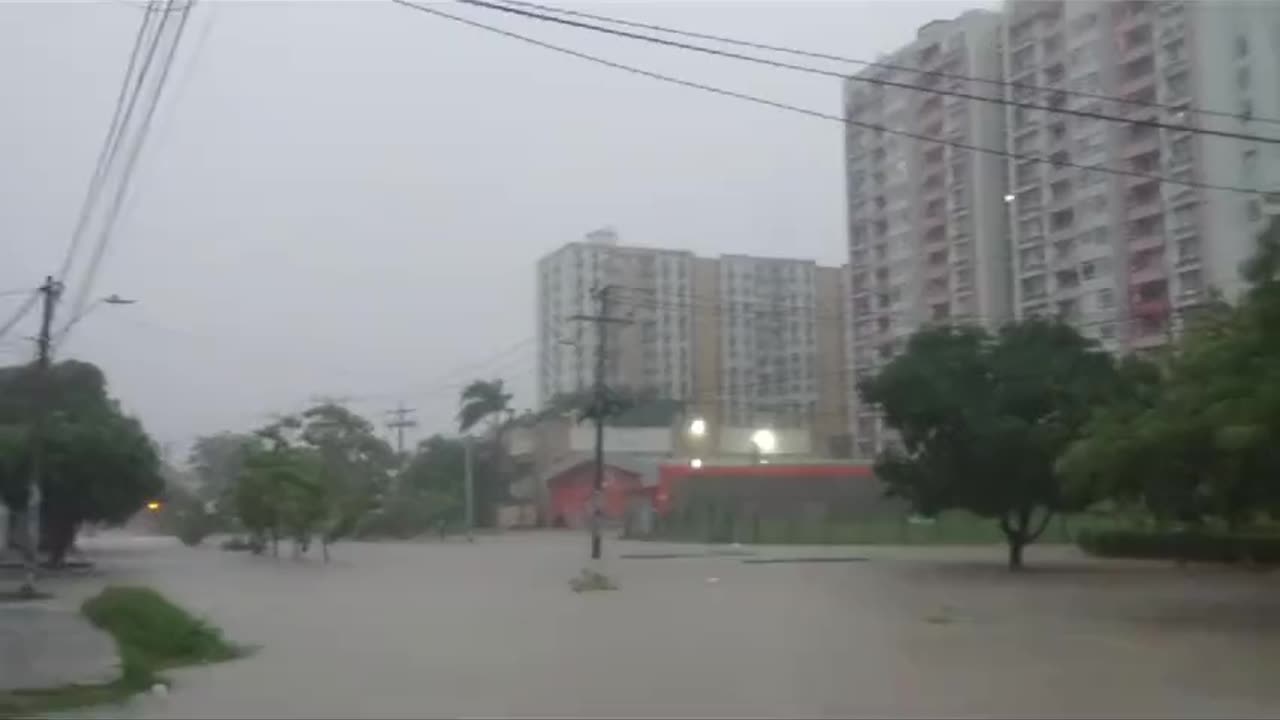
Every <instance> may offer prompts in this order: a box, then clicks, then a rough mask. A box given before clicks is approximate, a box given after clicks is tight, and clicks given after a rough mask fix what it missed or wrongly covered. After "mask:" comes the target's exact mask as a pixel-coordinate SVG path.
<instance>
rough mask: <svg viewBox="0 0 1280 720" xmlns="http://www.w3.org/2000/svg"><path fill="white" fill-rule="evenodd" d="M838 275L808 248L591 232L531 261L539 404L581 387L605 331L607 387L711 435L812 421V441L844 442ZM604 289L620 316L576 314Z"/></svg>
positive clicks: (819, 444) (829, 445) (825, 445)
mask: <svg viewBox="0 0 1280 720" xmlns="http://www.w3.org/2000/svg"><path fill="white" fill-rule="evenodd" d="M843 278H844V271H843V270H842V269H840V268H834V267H822V266H819V265H818V264H817V263H815V262H814V261H811V260H793V259H777V258H759V257H750V256H745V255H725V256H721V257H719V258H700V257H696V256H694V255H693V254H692V253H690V252H688V251H681V250H667V249H659V248H645V247H636V246H627V245H622V244H621V243H620V242H619V238H618V236H617V233H615V232H614V231H612V230H600V231H596V232H593V233H590V234H588V235H587V237H586V239H585V240H584V241H583V242H574V243H569V244H567V245H565V246H564V247H562V248H560V249H558V250H556V251H554V252H552V253H550V254H548V255H547V256H545V257H543V258H542V259H541V260H540V261H539V263H538V308H537V312H538V378H539V381H538V383H539V402H540V404H543V405H545V404H546V403H547V402H548V401H550V399H551V398H553V397H554V396H555V395H557V394H562V393H569V392H575V391H580V390H583V389H586V388H590V387H591V384H592V381H593V379H594V372H595V366H594V363H595V360H596V343H597V341H598V340H599V336H598V334H597V333H599V332H607V333H609V337H608V346H609V348H610V351H609V352H608V353H607V354H606V368H607V378H608V382H609V384H610V385H611V386H615V387H624V386H625V387H631V388H635V389H647V390H652V391H654V392H655V393H656V394H657V395H659V396H661V397H666V398H672V399H676V400H680V401H682V402H684V403H685V407H686V414H687V417H689V418H693V417H700V418H703V419H704V421H705V422H706V423H707V425H708V427H709V428H710V429H711V430H712V435H713V436H714V435H716V433H718V432H720V431H721V430H724V431H726V432H727V431H728V430H729V429H730V428H739V429H741V428H754V427H770V428H777V429H779V430H796V429H808V430H809V437H810V438H811V439H810V447H809V448H808V451H809V452H811V453H813V454H818V455H828V454H833V453H835V454H847V452H848V451H847V446H848V440H847V434H848V426H849V416H848V410H847V398H848V396H849V393H848V383H847V372H846V370H847V363H846V361H845V356H844V349H845V337H846V330H845V324H846V315H845V312H844V308H845V305H846V303H845V298H846V297H847V293H846V292H845V289H844V280H843ZM600 287H608V288H609V297H610V308H609V315H610V316H613V317H617V318H621V319H625V320H626V322H625V324H624V323H610V324H605V325H602V326H600V325H597V324H595V323H591V322H583V321H579V320H574V319H573V318H574V317H575V316H580V315H595V314H598V312H599V304H598V300H597V297H598V296H597V295H596V294H595V290H596V288H600ZM601 328H603V330H602V329H601ZM726 444H730V445H732V444H735V443H734V442H728V441H726ZM708 451H709V452H714V451H715V448H708Z"/></svg>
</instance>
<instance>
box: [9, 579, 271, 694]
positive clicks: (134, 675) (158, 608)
mask: <svg viewBox="0 0 1280 720" xmlns="http://www.w3.org/2000/svg"><path fill="white" fill-rule="evenodd" d="M80 611H81V612H82V613H84V615H85V617H87V618H88V619H89V621H90V622H92V623H93V624H94V625H96V626H97V627H98V628H100V629H102V630H103V631H105V632H107V633H109V634H110V635H111V636H112V637H113V638H114V639H115V642H116V648H117V650H118V651H119V653H120V677H119V678H118V679H117V680H115V681H113V682H109V683H105V684H102V685H66V686H63V687H57V688H47V689H39V690H13V691H9V692H0V717H28V716H31V715H38V714H42V713H48V712H55V711H59V710H68V709H71V708H77V707H85V706H89V705H100V704H104V703H118V702H122V701H124V700H126V699H127V698H128V697H129V696H130V695H133V694H135V693H138V692H142V691H145V690H148V689H150V688H151V687H152V686H153V685H155V684H156V683H163V684H166V685H167V684H168V683H167V682H166V681H165V680H164V678H163V676H162V675H161V674H160V673H161V672H162V671H164V670H167V669H171V668H176V667H182V666H186V665H203V664H206V663H214V662H222V661H224V660H231V659H234V658H237V657H240V656H242V655H244V653H245V651H244V649H243V648H240V647H237V646H235V645H232V644H230V643H228V642H227V641H226V640H224V639H223V637H222V633H221V631H219V630H218V629H217V628H215V627H213V626H211V625H209V624H208V623H206V622H204V621H203V620H200V619H198V618H196V617H193V616H192V615H191V614H190V613H188V612H187V611H185V610H183V609H182V608H180V607H178V606H177V605H174V604H173V603H171V602H169V601H168V600H167V599H165V597H164V596H163V595H161V594H160V593H158V592H156V591H155V590H152V589H150V588H145V587H120V586H112V587H108V588H106V589H105V590H103V591H102V592H100V593H98V594H97V595H95V596H94V597H92V598H89V599H88V600H86V601H85V602H84V604H83V605H82V606H81V607H80Z"/></svg>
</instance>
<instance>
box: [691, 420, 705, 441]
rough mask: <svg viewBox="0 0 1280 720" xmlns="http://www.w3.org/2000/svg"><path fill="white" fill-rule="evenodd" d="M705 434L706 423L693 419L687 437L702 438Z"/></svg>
mask: <svg viewBox="0 0 1280 720" xmlns="http://www.w3.org/2000/svg"><path fill="white" fill-rule="evenodd" d="M706 434H707V421H706V420H703V419H702V418H694V419H693V421H692V422H690V423H689V435H691V436H693V437H702V436H704V435H706Z"/></svg>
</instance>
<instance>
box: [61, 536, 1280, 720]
mask: <svg viewBox="0 0 1280 720" xmlns="http://www.w3.org/2000/svg"><path fill="white" fill-rule="evenodd" d="M607 547H608V549H609V551H610V555H611V557H610V558H608V559H607V560H606V561H605V564H604V569H605V571H606V572H608V573H609V574H610V575H611V576H613V577H614V578H615V579H616V580H617V581H618V582H619V583H620V585H621V588H620V589H619V590H617V591H613V592H597V593H583V594H575V593H573V592H571V591H570V590H569V587H568V580H569V578H571V577H573V576H574V575H576V574H577V573H578V571H579V570H580V569H581V568H582V567H583V565H584V559H585V557H586V548H587V544H586V538H585V537H582V536H580V535H577V534H572V533H529V534H512V535H506V536H498V537H487V538H481V539H478V540H477V542H475V543H474V544H468V543H465V542H460V541H453V542H446V543H438V542H431V543H421V544H415V543H395V544H359V543H352V544H346V545H339V546H337V547H336V548H335V550H334V554H335V561H334V562H333V563H332V564H330V565H327V566H326V565H323V564H322V563H320V562H319V561H318V560H310V561H302V562H296V561H293V560H289V559H287V555H288V553H287V552H285V553H282V554H283V555H285V556H286V557H282V558H281V559H279V560H273V559H271V558H256V557H251V556H248V555H245V554H242V553H228V552H222V551H220V550H218V549H216V543H215V544H211V545H210V546H209V547H202V548H185V547H181V546H180V545H178V544H176V543H174V542H170V541H167V540H133V541H124V540H120V539H118V538H102V539H100V540H99V541H98V542H97V544H96V547H95V546H91V547H88V548H87V549H88V550H89V552H90V553H91V554H93V555H94V556H95V557H97V558H98V559H99V567H100V572H99V574H98V576H97V577H93V578H80V579H77V580H71V581H67V582H66V584H65V587H63V588H61V592H62V593H64V594H66V595H69V596H72V597H74V596H76V595H77V594H81V595H82V594H85V593H88V592H91V591H92V589H93V587H94V586H95V584H98V585H100V583H101V582H104V581H105V579H107V578H111V579H112V581H113V582H143V583H146V584H150V585H153V586H155V587H157V588H158V589H160V590H161V591H163V592H165V593H166V594H168V595H169V596H170V597H172V598H173V599H175V600H176V601H178V602H180V603H182V604H183V605H185V606H187V607H188V608H189V609H191V610H193V611H195V612H197V613H201V614H206V615H207V616H208V617H209V618H210V619H211V620H212V621H214V622H215V623H217V624H218V625H219V626H221V627H222V628H223V629H224V631H225V632H226V633H227V635H228V637H229V638H230V639H231V640H233V641H237V642H242V643H249V644H254V645H259V646H260V649H259V650H258V651H257V652H256V653H255V654H254V655H253V656H251V657H249V658H246V659H243V660H238V661H234V662H231V663H226V664H222V665H216V666H210V667H201V668H193V669H186V670H181V671H176V672H174V673H172V678H173V680H174V681H175V684H174V687H173V689H172V691H171V692H170V693H169V694H168V695H167V696H166V697H152V696H143V697H139V698H137V699H135V700H134V701H132V702H131V703H130V704H129V705H128V706H126V707H123V708H114V709H110V710H105V711H104V710H102V709H98V710H94V711H92V712H91V713H86V714H84V715H82V716H84V717H88V716H93V717H103V716H114V717H156V718H161V717H179V718H196V717H212V716H217V717H259V718H260V717H423V716H478V715H481V716H549V715H556V716H584V717H585V716H592V717H601V716H605V717H620V716H639V715H644V716H668V717H690V716H702V717H709V716H728V715H732V716H738V717H800V716H803V717H860V716H873V715H874V716H881V717H883V716H896V717H903V716H922V715H946V716H952V717H956V716H964V717H978V716H984V717H989V716H1007V717H1012V716H1023V717H1026V716H1032V717H1049V716H1094V717H1102V716H1107V717H1117V716H1122V717H1140V716H1141V717H1152V716H1160V717H1206V716H1227V715H1229V716H1235V717H1242V716H1251V717H1274V716H1276V715H1278V714H1280V684H1277V683H1275V682H1274V674H1275V669H1276V668H1278V667H1280V574H1262V573H1251V572H1243V571H1233V570H1226V569H1221V568H1183V569H1179V568H1176V567H1173V566H1170V565H1167V564H1151V563H1114V562H1107V563H1103V562H1098V561H1093V560H1087V559H1083V558H1080V557H1078V556H1077V554H1076V553H1075V552H1074V551H1073V550H1071V549H1068V548H1035V549H1032V550H1031V551H1029V554H1028V560H1029V562H1030V563H1032V564H1033V566H1035V568H1034V569H1033V570H1031V571H1029V572H1026V573H1021V574H1018V575H1011V574H1009V573H1008V572H1007V571H1006V570H1004V569H1003V567H1002V566H1001V560H1002V557H1003V553H1002V551H1001V549H1000V548H856V549H851V548H829V549H824V548H764V549H759V550H758V551H757V553H756V554H755V555H752V556H748V557H742V556H737V555H735V554H714V555H713V554H707V555H705V556H702V557H688V555H689V554H691V553H690V551H691V550H692V551H697V550H699V548H697V547H692V546H675V545H661V544H653V543H621V542H610V543H608V545H607ZM664 553H665V554H670V555H673V556H678V557H672V558H670V559H663V558H656V557H647V558H645V559H628V558H622V557H619V555H622V554H644V555H650V556H651V555H656V554H664ZM850 556H856V557H858V558H859V559H860V560H861V561H859V562H814V561H813V560H814V559H816V558H823V557H832V558H848V557H850ZM787 557H794V558H804V559H806V560H809V561H808V562H803V563H761V562H745V561H747V560H759V559H781V558H787Z"/></svg>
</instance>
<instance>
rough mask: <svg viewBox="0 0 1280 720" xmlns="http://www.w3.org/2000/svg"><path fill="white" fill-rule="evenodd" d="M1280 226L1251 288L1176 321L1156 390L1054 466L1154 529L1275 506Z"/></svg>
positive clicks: (1278, 492)
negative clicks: (1181, 327) (1179, 325)
mask: <svg viewBox="0 0 1280 720" xmlns="http://www.w3.org/2000/svg"><path fill="white" fill-rule="evenodd" d="M1278 272H1280V221H1273V223H1272V224H1271V226H1270V227H1269V228H1268V229H1267V231H1266V232H1264V233H1262V235H1261V236H1260V237H1259V238H1258V244H1257V249H1256V251H1255V253H1254V255H1253V257H1252V258H1251V259H1250V260H1249V261H1248V262H1246V263H1245V264H1244V267H1243V268H1242V275H1243V277H1244V278H1245V280H1246V281H1247V282H1249V284H1250V285H1249V288H1248V290H1247V291H1246V292H1245V293H1244V295H1243V296H1242V297H1241V298H1240V301H1239V302H1238V303H1237V304H1236V305H1234V306H1230V305H1227V304H1225V303H1221V302H1216V301H1214V302H1210V303H1208V304H1207V305H1204V306H1200V307H1196V308H1193V309H1192V311H1191V312H1189V313H1187V314H1185V315H1184V317H1183V320H1184V323H1185V325H1186V326H1187V331H1186V334H1185V336H1184V338H1183V339H1182V342H1181V343H1179V345H1178V346H1177V348H1176V349H1175V351H1174V352H1173V353H1172V354H1171V355H1170V356H1169V357H1168V358H1167V360H1166V362H1165V364H1164V372H1163V375H1162V378H1161V381H1160V382H1158V383H1155V382H1152V383H1149V386H1150V387H1151V388H1153V389H1154V391H1151V392H1146V393H1143V394H1140V395H1139V396H1137V397H1136V398H1122V399H1120V400H1119V401H1116V402H1112V403H1110V404H1108V405H1106V406H1104V407H1102V408H1100V409H1099V410H1098V412H1097V413H1096V414H1095V415H1094V417H1093V418H1092V420H1091V421H1090V423H1089V424H1088V426H1087V427H1086V428H1085V433H1084V435H1083V437H1081V438H1080V439H1079V440H1078V441H1077V442H1076V443H1074V444H1073V445H1072V446H1071V447H1070V448H1069V449H1068V450H1067V451H1066V452H1065V453H1064V454H1063V456H1062V458H1061V460H1060V462H1059V465H1058V467H1059V470H1060V471H1061V472H1062V473H1063V474H1064V476H1066V477H1068V478H1069V479H1070V481H1071V482H1072V483H1074V484H1076V485H1078V486H1080V487H1084V488H1087V489H1088V491H1089V492H1094V493H1101V494H1105V495H1107V496H1109V497H1113V498H1116V499H1117V500H1118V501H1120V502H1122V503H1125V504H1127V505H1131V506H1134V507H1136V508H1139V509H1141V510H1142V511H1145V512H1147V513H1149V514H1150V515H1151V516H1152V517H1153V518H1154V519H1155V521H1156V522H1157V523H1158V524H1162V525H1163V524H1168V523H1177V524H1181V525H1186V526H1199V525H1203V524H1205V523H1207V522H1211V521H1220V522H1222V523H1223V524H1224V525H1225V526H1226V527H1227V528H1228V529H1231V530H1234V529H1236V528H1238V527H1240V526H1241V525H1245V524H1249V523H1251V522H1252V521H1254V520H1255V519H1257V516H1258V515H1259V514H1260V513H1264V512H1270V513H1272V514H1274V513H1275V512H1276V510H1277V509H1280V484H1278V483H1277V482H1276V480H1275V478H1276V477H1277V473H1278V472H1280V280H1278V279H1277V273H1278Z"/></svg>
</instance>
